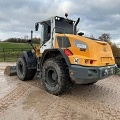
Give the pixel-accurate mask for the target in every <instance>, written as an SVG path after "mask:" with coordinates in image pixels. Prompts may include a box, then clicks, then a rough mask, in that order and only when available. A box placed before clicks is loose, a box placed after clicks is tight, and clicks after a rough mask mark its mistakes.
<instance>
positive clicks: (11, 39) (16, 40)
mask: <svg viewBox="0 0 120 120" xmlns="http://www.w3.org/2000/svg"><path fill="white" fill-rule="evenodd" d="M27 40H29V39H26V38H8V39H6V40H5V41H4V42H14V43H27ZM32 42H33V43H34V44H40V38H36V37H35V38H33V40H32Z"/></svg>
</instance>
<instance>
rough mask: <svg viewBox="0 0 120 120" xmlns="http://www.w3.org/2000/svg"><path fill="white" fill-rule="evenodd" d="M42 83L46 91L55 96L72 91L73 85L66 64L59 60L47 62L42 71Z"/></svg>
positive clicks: (53, 59) (51, 59)
mask: <svg viewBox="0 0 120 120" xmlns="http://www.w3.org/2000/svg"><path fill="white" fill-rule="evenodd" d="M42 81H43V85H44V87H45V89H46V91H48V92H49V93H51V94H54V95H59V94H62V93H63V92H65V91H66V90H70V88H71V85H72V82H71V81H70V77H69V71H68V68H67V66H66V65H65V62H64V63H63V61H62V60H61V59H57V58H50V59H48V60H46V61H45V63H44V65H43V69H42Z"/></svg>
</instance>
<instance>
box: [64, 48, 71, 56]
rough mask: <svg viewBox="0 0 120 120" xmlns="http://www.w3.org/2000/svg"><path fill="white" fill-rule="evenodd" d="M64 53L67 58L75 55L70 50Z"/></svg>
mask: <svg viewBox="0 0 120 120" xmlns="http://www.w3.org/2000/svg"><path fill="white" fill-rule="evenodd" d="M64 53H65V54H66V55H67V56H70V55H73V53H72V52H71V51H70V50H69V49H64Z"/></svg>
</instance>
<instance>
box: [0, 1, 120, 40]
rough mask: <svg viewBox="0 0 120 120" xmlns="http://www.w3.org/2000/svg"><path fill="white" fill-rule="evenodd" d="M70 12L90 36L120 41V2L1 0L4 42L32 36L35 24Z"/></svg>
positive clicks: (0, 26) (0, 24)
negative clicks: (107, 37)
mask: <svg viewBox="0 0 120 120" xmlns="http://www.w3.org/2000/svg"><path fill="white" fill-rule="evenodd" d="M66 12H67V13H68V14H69V16H68V18H70V19H74V20H77V18H78V17H80V19H81V21H80V23H79V26H78V28H79V30H80V31H82V32H84V33H85V35H86V36H91V35H93V36H94V37H96V38H98V37H99V36H100V35H101V34H102V33H109V34H110V36H111V39H112V41H113V42H120V0H0V40H4V39H7V38H11V37H20V38H24V36H25V35H28V36H30V31H31V30H34V24H35V22H38V21H41V20H44V19H46V18H50V17H51V16H56V15H58V16H63V17H64V14H65V13H66ZM39 34H40V33H39V32H34V36H37V37H39Z"/></svg>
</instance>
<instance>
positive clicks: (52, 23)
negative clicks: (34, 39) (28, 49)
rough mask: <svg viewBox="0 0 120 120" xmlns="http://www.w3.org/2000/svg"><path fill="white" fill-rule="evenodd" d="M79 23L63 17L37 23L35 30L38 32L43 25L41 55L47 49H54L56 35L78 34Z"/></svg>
mask: <svg viewBox="0 0 120 120" xmlns="http://www.w3.org/2000/svg"><path fill="white" fill-rule="evenodd" d="M79 20H80V19H78V20H77V22H75V21H73V20H70V19H68V18H67V17H66V18H63V17H59V16H54V17H51V18H50V19H47V20H44V21H41V22H37V23H36V24H35V30H36V31H38V28H39V24H41V48H40V53H43V52H44V50H45V49H51V48H53V45H54V41H55V34H56V33H59V34H76V26H77V24H78V22H79Z"/></svg>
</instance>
